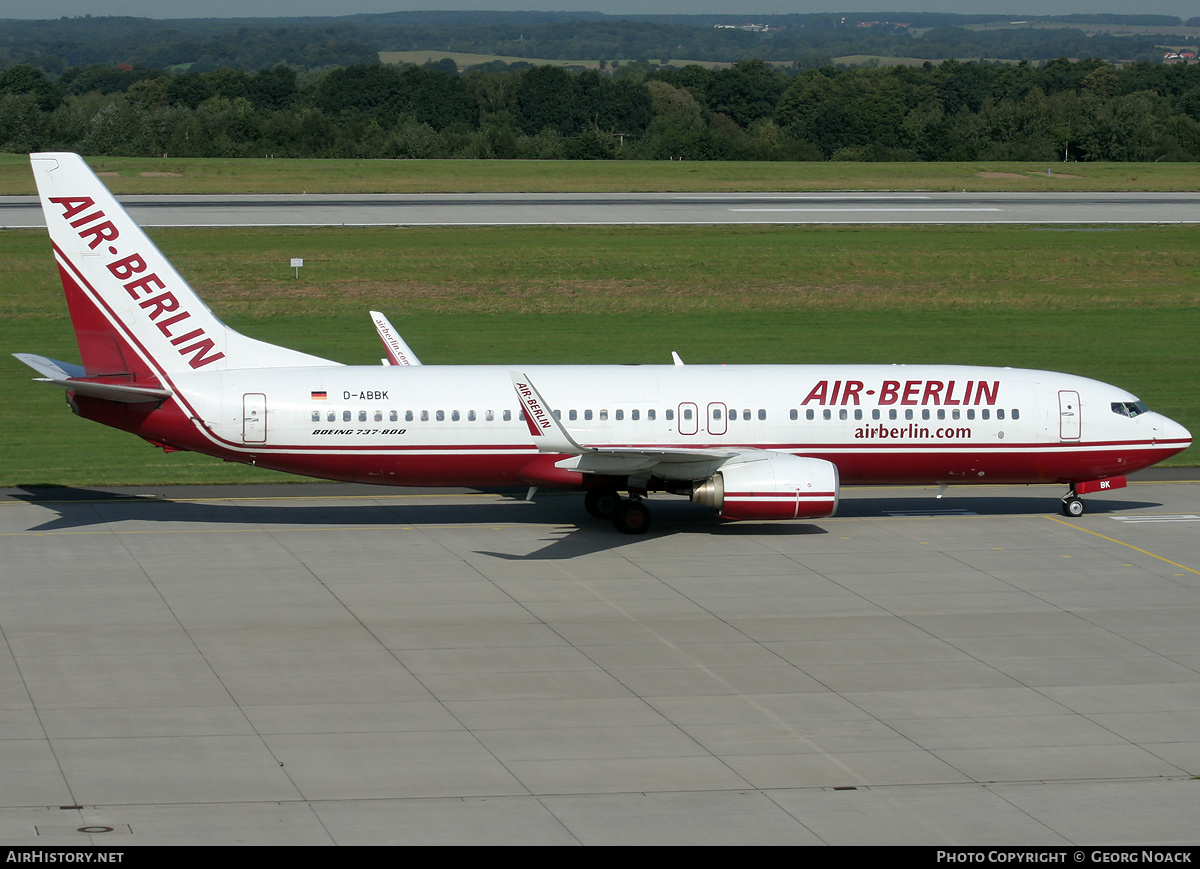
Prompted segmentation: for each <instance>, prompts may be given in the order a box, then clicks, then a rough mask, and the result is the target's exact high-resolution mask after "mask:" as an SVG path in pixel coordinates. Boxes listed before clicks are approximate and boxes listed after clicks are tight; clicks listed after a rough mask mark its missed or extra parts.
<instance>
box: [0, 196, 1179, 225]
mask: <svg viewBox="0 0 1200 869" xmlns="http://www.w3.org/2000/svg"><path fill="white" fill-rule="evenodd" d="M121 201H122V202H123V203H124V204H125V206H126V208H127V209H128V210H129V212H130V214H131V215H132V216H133V218H134V219H135V220H137V221H138V222H139V223H141V224H142V225H143V226H151V227H153V226H330V225H333V226H340V225H344V226H372V225H382V226H425V225H438V226H442V225H446V226H454V225H461V226H485V225H486V226H504V225H540V224H546V225H604V224H622V225H628V224H738V223H769V224H790V223H795V224H818V223H819V224H836V223H851V224H861V223H880V224H900V223H904V224H969V223H979V224H995V223H1019V224H1038V223H1048V224H1117V223H1125V224H1130V223H1195V222H1197V221H1200V194H1195V193H804V194H800V193H763V194H747V193H729V194H722V193H642V194H627V193H612V194H603V193H599V194H598V193H517V194H412V195H410V194H391V195H383V194H378V195H357V196H355V195H345V194H321V195H316V194H314V195H311V196H303V195H298V196H122V197H121ZM44 225H45V223H44V221H43V219H42V215H41V209H40V208H39V207H38V205H37V198H36V197H33V196H6V197H0V227H10V228H16V227H29V226H38V227H40V226H44Z"/></svg>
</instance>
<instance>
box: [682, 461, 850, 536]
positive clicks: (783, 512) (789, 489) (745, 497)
mask: <svg viewBox="0 0 1200 869" xmlns="http://www.w3.org/2000/svg"><path fill="white" fill-rule="evenodd" d="M692 500H693V501H695V502H696V503H697V504H704V505H705V506H708V507H716V508H717V509H718V510H720V511H721V516H722V517H723V518H725V519H824V518H825V517H827V516H832V515H833V514H834V513H835V512H837V504H838V470H837V467H836V466H835V465H834V464H833V463H831V462H827V461H825V460H824V459H809V458H803V457H801V456H793V455H791V454H789V453H776V452H770V451H763V452H760V453H750V454H746V455H744V456H738V457H736V458H733V459H730V460H729V461H728V462H726V463H725V464H724V465H722V466H721V470H719V471H717V473H715V474H713V475H712V476H711V477H709V478H708V479H707V480H705V481H704V482H703V483H701V484H700V485H699V486H697V487H696V489H695V491H693V492H692Z"/></svg>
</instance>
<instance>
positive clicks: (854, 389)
mask: <svg viewBox="0 0 1200 869" xmlns="http://www.w3.org/2000/svg"><path fill="white" fill-rule="evenodd" d="M863 386H864V384H863V382H862V381H861V380H847V381H845V382H843V381H841V380H835V381H833V385H832V387H831V386H830V384H829V381H828V380H820V381H818V382H817V384H816V385H815V386H813V388H812V389H810V390H809V392H808V395H807V396H805V398H804V401H802V402H800V404H801V405H805V404H809V403H812V402H815V403H816V404H818V405H837V404H841V405H847V404H854V405H858V404H860V403H861V400H860V396H862V395H864V394H865V395H872V396H873V395H878V396H879V397H878V398H877V399H876V402H875V403H876V404H878V405H880V406H886V405H889V404H897V403H899V404H906V405H921V404H933V405H945V406H947V407H953V406H956V405H960V406H961V405H967V404H987V405H994V404H995V403H996V398H997V397H998V396H999V394H1000V381H999V380H993V381H991V382H988V381H984V380H978V381H976V380H968V381H967V382H966V386H963V385H961V384H959V383H958V382H957V381H954V380H906V381H904V383H901V382H900V381H899V380H885V381H883V384H882V385H881V386H880V387H879V389H878V390H875V389H868V390H866V392H865V393H864V392H863Z"/></svg>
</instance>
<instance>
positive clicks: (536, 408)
mask: <svg viewBox="0 0 1200 869" xmlns="http://www.w3.org/2000/svg"><path fill="white" fill-rule="evenodd" d="M517 392H519V393H520V395H521V402H522V404H524V405H525V409H526V411H528V413H529V422H530V425H529V430H530V432H532V433H533V434H537V431H535V430H534V428H533V423H537V424H538V425H539V426H541V427H542V428H550V418H549V416H548V414H547V411H546V410H545V409H544V408H543V407H542V405H541V403H540V402H539V401H538V400H537V399H536V398H535V397H534V395H533V390H532V389H530V388H529V386H528V385H527V384H525V383H518V384H517Z"/></svg>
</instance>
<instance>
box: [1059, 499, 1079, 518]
mask: <svg viewBox="0 0 1200 869" xmlns="http://www.w3.org/2000/svg"><path fill="white" fill-rule="evenodd" d="M1062 511H1063V515H1064V516H1071V517H1075V516H1082V515H1083V501H1081V500H1079V499H1078V498H1063V502H1062Z"/></svg>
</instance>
